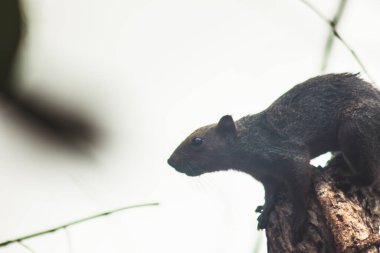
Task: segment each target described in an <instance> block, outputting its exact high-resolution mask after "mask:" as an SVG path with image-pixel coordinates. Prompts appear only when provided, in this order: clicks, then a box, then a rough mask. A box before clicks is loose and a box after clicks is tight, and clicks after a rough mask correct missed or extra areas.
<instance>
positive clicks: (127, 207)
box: [0, 203, 159, 247]
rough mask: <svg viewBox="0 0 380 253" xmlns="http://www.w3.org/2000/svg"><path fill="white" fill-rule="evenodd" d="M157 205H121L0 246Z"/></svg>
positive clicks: (2, 243) (5, 242) (1, 243)
mask: <svg viewBox="0 0 380 253" xmlns="http://www.w3.org/2000/svg"><path fill="white" fill-rule="evenodd" d="M157 205H159V203H146V204H140V205H133V206H125V207H121V208H118V209H114V210H110V211H107V212H103V213H100V214H95V215H92V216H89V217H85V218H82V219H79V220H75V221H72V222H69V223H66V224H64V225H61V226H58V227H54V228H51V229H48V230H44V231H41V232H37V233H33V234H29V235H25V236H22V237H19V238H15V239H11V240H7V241H4V242H0V247H4V246H6V245H8V244H11V243H17V242H21V241H23V240H26V239H30V238H33V237H37V236H41V235H45V234H49V233H53V232H55V231H57V230H60V229H64V228H68V227H70V226H73V225H77V224H79V223H82V222H85V221H89V220H93V219H96V218H99V217H102V216H106V215H110V214H113V213H116V212H121V211H124V210H127V209H132V208H138V207H144V206H157Z"/></svg>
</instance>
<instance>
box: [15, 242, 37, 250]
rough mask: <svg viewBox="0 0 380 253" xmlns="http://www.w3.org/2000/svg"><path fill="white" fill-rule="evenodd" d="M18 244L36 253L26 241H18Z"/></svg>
mask: <svg viewBox="0 0 380 253" xmlns="http://www.w3.org/2000/svg"><path fill="white" fill-rule="evenodd" d="M17 243H18V244H20V246H22V247H23V248H25V249H26V250H28V251H30V252H31V253H36V252H35V251H34V250H33V249H32V248H31V247H29V246H28V245H26V244H25V243H23V242H22V241H17Z"/></svg>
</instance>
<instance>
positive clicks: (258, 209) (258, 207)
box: [255, 206, 264, 213]
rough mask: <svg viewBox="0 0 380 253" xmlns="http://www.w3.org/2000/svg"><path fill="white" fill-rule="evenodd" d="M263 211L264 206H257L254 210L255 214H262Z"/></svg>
mask: <svg viewBox="0 0 380 253" xmlns="http://www.w3.org/2000/svg"><path fill="white" fill-rule="evenodd" d="M263 210H264V206H257V207H256V210H255V213H262V212H263Z"/></svg>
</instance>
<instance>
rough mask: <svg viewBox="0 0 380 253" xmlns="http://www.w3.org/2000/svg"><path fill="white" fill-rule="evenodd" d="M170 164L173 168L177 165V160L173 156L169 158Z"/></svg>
mask: <svg viewBox="0 0 380 253" xmlns="http://www.w3.org/2000/svg"><path fill="white" fill-rule="evenodd" d="M168 164H169V165H170V166H172V167H173V168H175V167H176V162H175V159H174V158H173V156H171V157H169V159H168Z"/></svg>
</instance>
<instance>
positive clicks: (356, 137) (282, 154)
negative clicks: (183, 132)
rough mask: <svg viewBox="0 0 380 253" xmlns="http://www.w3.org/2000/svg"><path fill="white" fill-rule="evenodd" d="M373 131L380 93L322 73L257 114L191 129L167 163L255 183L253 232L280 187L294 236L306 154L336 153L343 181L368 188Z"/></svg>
mask: <svg viewBox="0 0 380 253" xmlns="http://www.w3.org/2000/svg"><path fill="white" fill-rule="evenodd" d="M379 129H380V92H379V91H378V90H377V89H375V88H374V87H373V86H372V85H371V84H369V83H367V82H365V81H363V80H362V79H360V78H358V77H357V76H356V75H352V74H329V75H324V76H318V77H315V78H312V79H309V80H307V81H305V82H303V83H301V84H298V85H296V86H295V87H293V88H292V89H290V90H289V91H288V92H286V93H285V94H284V95H282V96H281V97H280V98H278V99H277V100H276V101H275V102H274V103H273V104H272V105H271V106H270V107H269V108H267V109H266V110H264V111H262V112H261V113H258V114H254V115H248V116H245V117H243V118H241V119H239V120H237V121H236V122H234V121H233V119H232V117H231V116H228V115H226V116H224V117H222V118H221V119H220V121H219V123H218V124H212V125H208V126H205V127H201V128H199V129H198V130H196V131H195V132H194V133H192V134H191V135H190V136H189V137H187V138H186V139H185V140H184V141H183V142H182V144H181V145H180V146H179V147H178V148H177V149H176V150H175V151H174V153H173V154H172V156H171V157H170V158H169V160H168V163H169V164H170V165H171V166H173V167H174V168H175V169H176V170H177V171H180V172H183V173H186V174H187V175H189V176H196V175H201V174H203V173H206V172H212V171H220V170H228V169H231V168H232V169H235V170H238V171H243V172H246V173H248V174H250V175H252V176H253V177H254V178H256V179H257V180H259V181H260V182H262V183H263V185H264V188H265V205H264V206H259V207H258V209H257V211H258V212H261V215H260V217H259V218H258V221H259V224H258V228H259V229H264V228H265V227H266V226H267V223H268V219H269V215H270V212H271V211H272V210H273V208H274V205H275V203H276V196H277V192H278V191H279V190H282V189H286V191H287V192H288V196H289V200H290V201H291V202H292V204H293V209H294V212H293V217H292V227H293V233H294V238H295V241H299V240H300V239H301V238H302V236H301V235H302V232H303V228H304V226H305V222H304V221H305V219H306V209H307V200H308V191H309V187H310V183H311V176H312V175H313V173H314V170H313V168H312V166H311V165H310V159H312V158H314V157H317V156H318V155H320V154H323V153H325V152H328V151H341V152H342V153H343V155H344V157H345V160H346V162H347V164H348V166H347V167H348V168H349V170H350V171H349V175H348V177H349V179H350V182H351V183H353V184H357V185H362V186H368V185H371V184H372V183H373V182H374V180H375V178H376V177H377V174H378V167H379V157H380V156H379V154H380V152H379V151H380V150H379V148H380V145H379V143H380V131H379ZM195 138H198V139H197V140H195Z"/></svg>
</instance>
